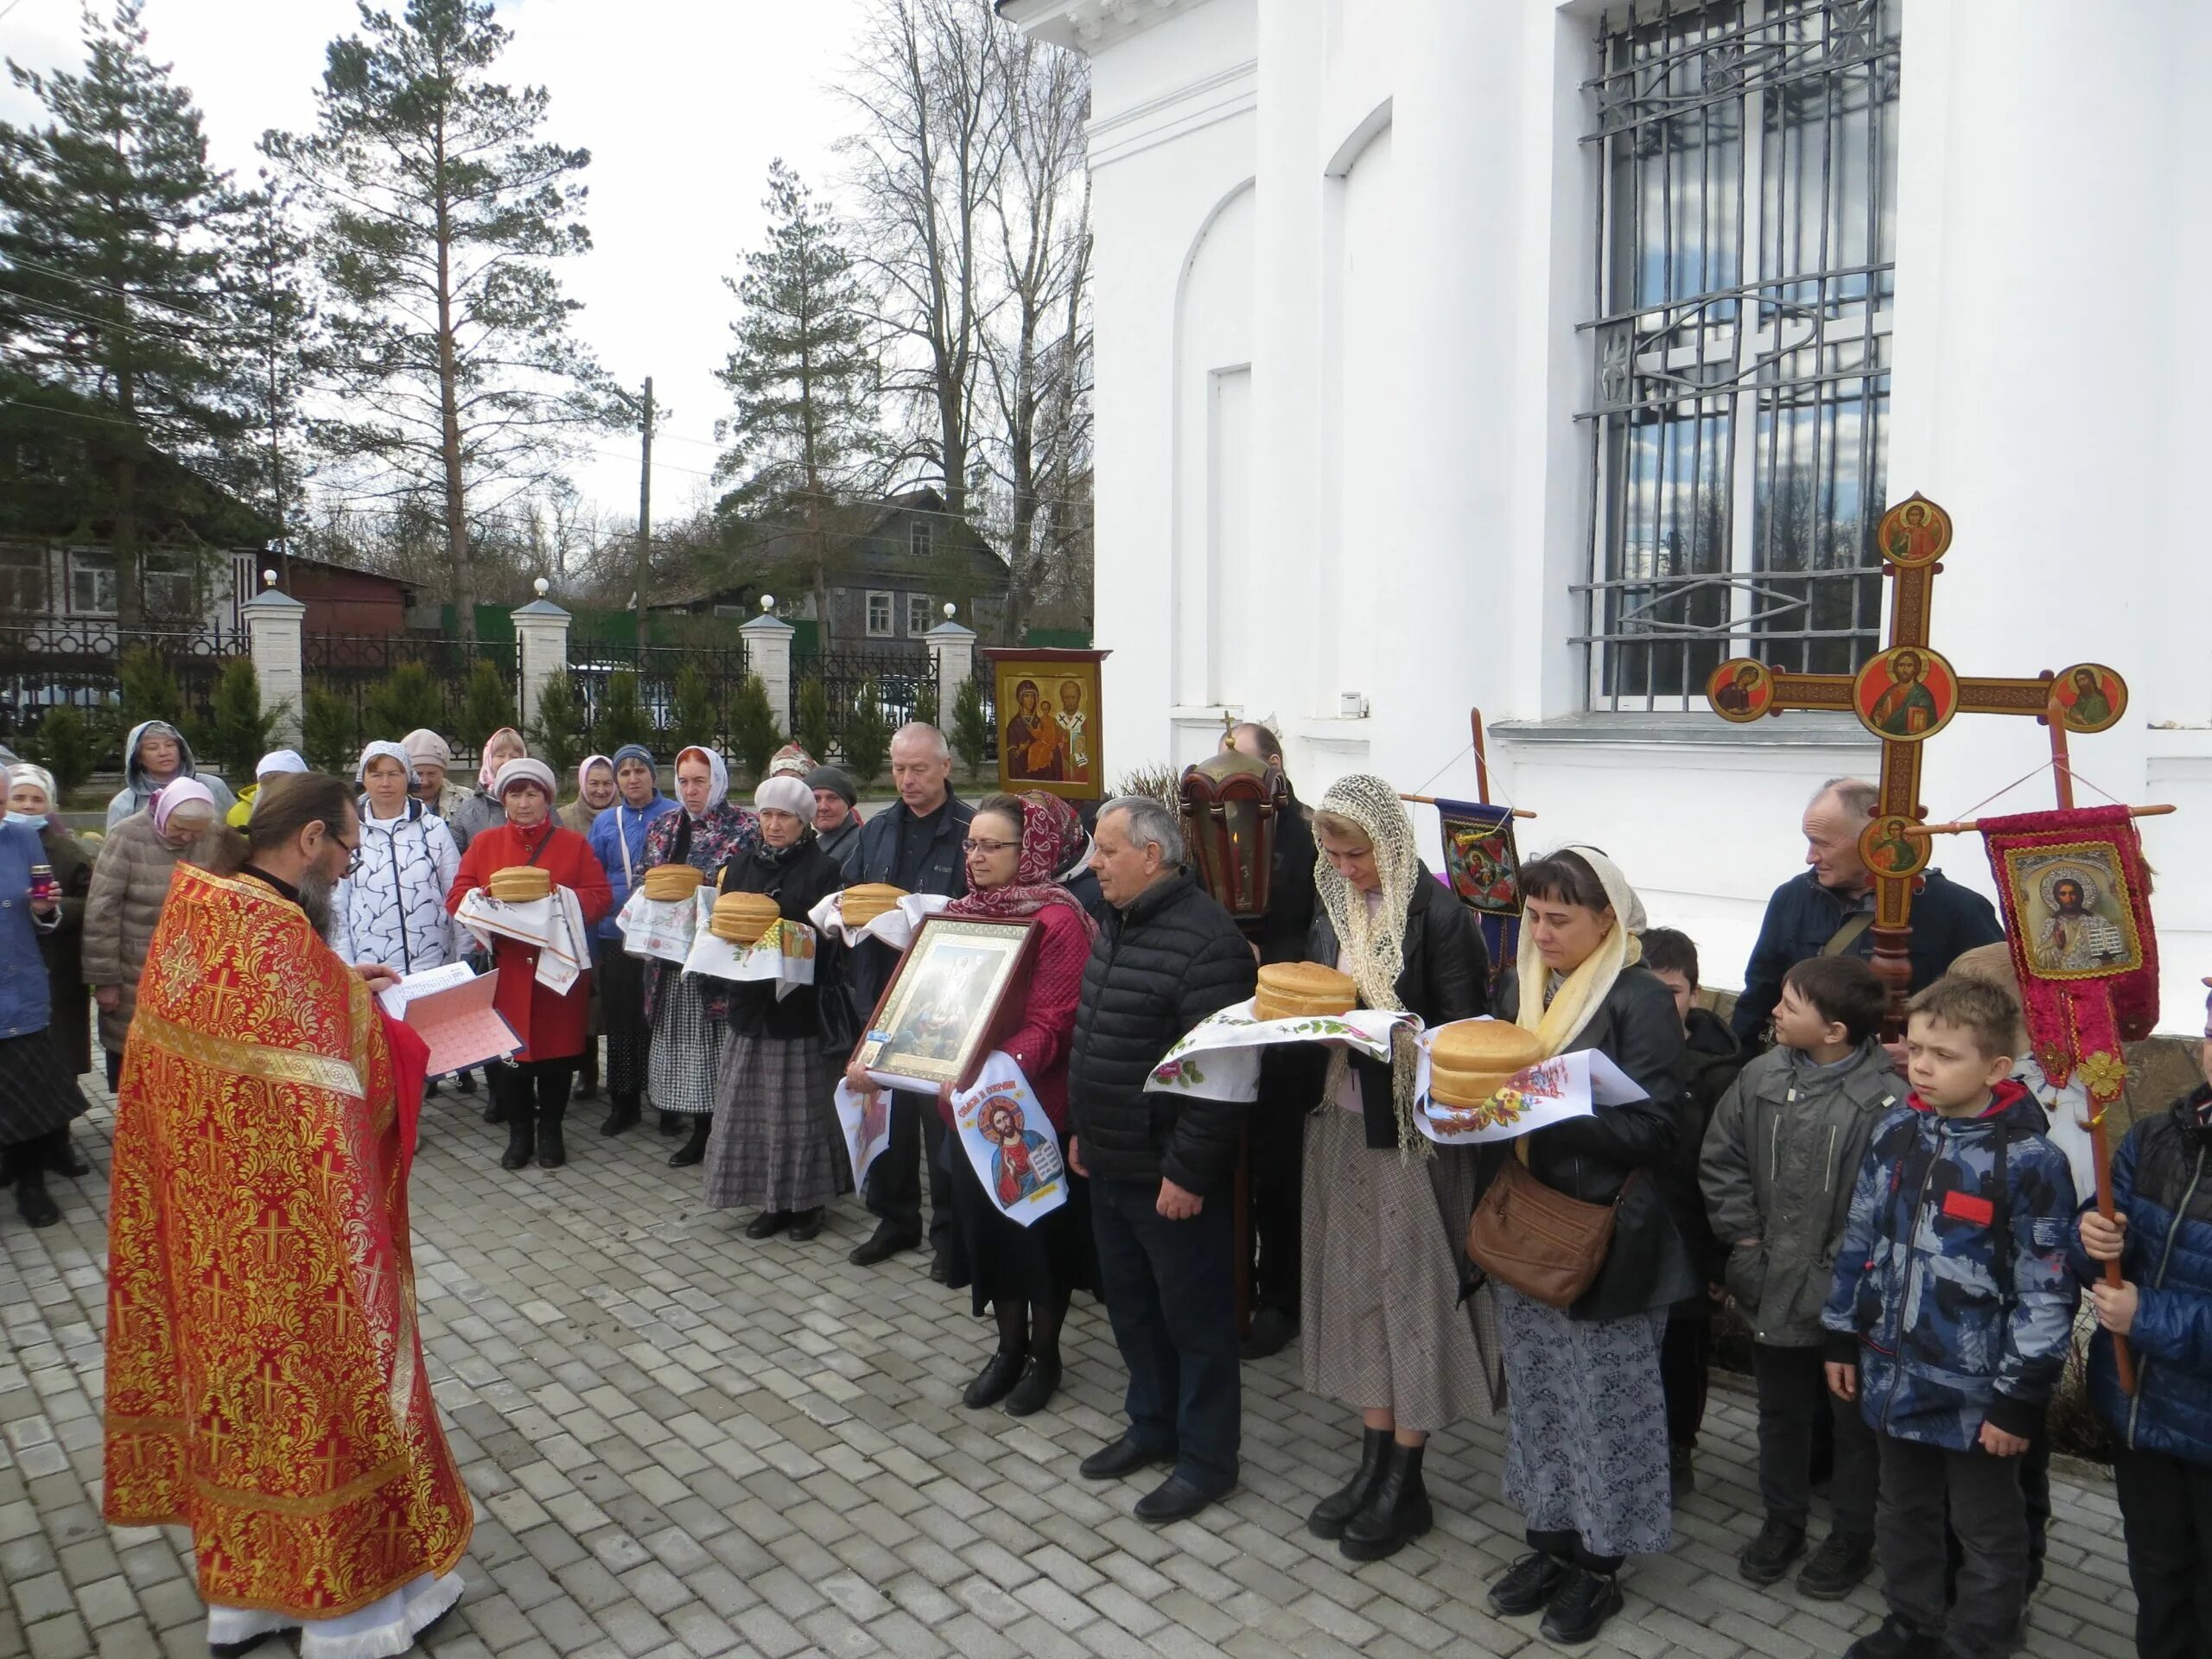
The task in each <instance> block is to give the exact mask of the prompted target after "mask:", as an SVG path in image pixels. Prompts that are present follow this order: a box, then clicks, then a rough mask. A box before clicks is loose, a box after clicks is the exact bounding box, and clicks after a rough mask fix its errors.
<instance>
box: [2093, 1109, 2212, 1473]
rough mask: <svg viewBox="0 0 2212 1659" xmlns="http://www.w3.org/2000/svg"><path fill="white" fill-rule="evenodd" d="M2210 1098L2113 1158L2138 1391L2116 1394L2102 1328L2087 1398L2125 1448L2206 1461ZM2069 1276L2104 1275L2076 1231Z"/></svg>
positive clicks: (2161, 1118) (2140, 1132) (2211, 1338)
mask: <svg viewBox="0 0 2212 1659" xmlns="http://www.w3.org/2000/svg"><path fill="white" fill-rule="evenodd" d="M2207 1100H2212V1084H2208V1085H2206V1086H2204V1087H2202V1088H2200V1089H2198V1090H2196V1093H2195V1094H2192V1095H2190V1096H2187V1097H2186V1098H2184V1099H2182V1100H2178V1101H2177V1102H2175V1103H2174V1105H2173V1108H2172V1109H2171V1110H2169V1111H2165V1112H2161V1113H2160V1114H2159V1115H2158V1116H2156V1117H2152V1118H2146V1119H2145V1120H2144V1121H2143V1122H2140V1123H2138V1124H2137V1125H2136V1126H2135V1127H2134V1128H2133V1129H2130V1130H2129V1131H2128V1133H2127V1139H2126V1140H2125V1141H2121V1142H2120V1151H2119V1152H2118V1153H2117V1154H2114V1156H2113V1160H2112V1201H2113V1208H2114V1209H2115V1210H2117V1211H2119V1213H2120V1214H2121V1215H2123V1216H2126V1217H2127V1247H2126V1250H2125V1251H2124V1252H2123V1253H2122V1255H2121V1256H2120V1272H2121V1273H2122V1274H2124V1275H2125V1276H2126V1278H2127V1280H2128V1281H2130V1282H2131V1283H2133V1285H2134V1286H2135V1287H2136V1298H2137V1300H2136V1307H2135V1324H2134V1327H2133V1329H2132V1330H2131V1331H2129V1332H2128V1333H2127V1345H2128V1348H2129V1350H2130V1351H2132V1352H2133V1355H2134V1358H2135V1393H2134V1395H2133V1396H2132V1397H2131V1396H2130V1395H2126V1394H2123V1393H2122V1392H2121V1391H2120V1375H2119V1372H2118V1371H2117V1370H2116V1369H2115V1368H2114V1366H2113V1356H2112V1336H2111V1334H2110V1333H2109V1332H2106V1331H2102V1330H2100V1331H2099V1332H2097V1333H2096V1335H2095V1336H2094V1338H2091V1339H2090V1343H2089V1401H2090V1403H2091V1404H2092V1405H2094V1407H2095V1408H2096V1409H2097V1413H2098V1414H2099V1415H2100V1416H2101V1417H2102V1418H2103V1419H2104V1420H2105V1421H2106V1422H2107V1423H2109V1424H2111V1425H2112V1432H2113V1433H2114V1434H2115V1435H2116V1436H2118V1437H2119V1439H2120V1441H2121V1442H2122V1443H2123V1444H2124V1445H2126V1446H2132V1447H2135V1448H2138V1449H2139V1450H2142V1451H2146V1452H2165V1453H2166V1454H2168V1455H2169V1456H2171V1457H2177V1458H2181V1459H2185V1460H2187V1461H2188V1462H2190V1463H2204V1464H2212V1131H2208V1130H2206V1129H2203V1128H2200V1127H2198V1124H2197V1121H2196V1110H2197V1108H2198V1107H2200V1106H2202V1104H2203V1103H2205V1102H2206V1101H2207ZM2082 1209H2083V1213H2084V1214H2086V1213H2087V1212H2088V1205H2083V1206H2082ZM2074 1270H2075V1272H2076V1273H2077V1274H2081V1276H2082V1278H2083V1279H2084V1280H2086V1281H2095V1280H2098V1279H2101V1278H2102V1277H2103V1276H2104V1264H2103V1263H2102V1262H2092V1261H2090V1260H2089V1258H2088V1255H2086V1254H2084V1253H2083V1252H2082V1248H2081V1235H2080V1231H2079V1229H2078V1227H2077V1229H2076V1230H2075V1243H2074Z"/></svg>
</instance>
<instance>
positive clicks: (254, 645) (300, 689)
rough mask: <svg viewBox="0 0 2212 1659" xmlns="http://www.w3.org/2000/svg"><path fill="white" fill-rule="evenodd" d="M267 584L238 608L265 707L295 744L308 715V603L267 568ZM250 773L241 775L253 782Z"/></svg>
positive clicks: (245, 781) (287, 739) (280, 731)
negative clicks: (304, 655)
mask: <svg viewBox="0 0 2212 1659" xmlns="http://www.w3.org/2000/svg"><path fill="white" fill-rule="evenodd" d="M261 579H262V581H263V582H266V583H267V584H268V586H266V587H265V588H263V589H262V590H261V591H260V592H259V593H257V594H255V595H254V596H253V597H252V598H251V599H250V600H248V601H246V602H245V604H244V605H242V606H240V607H238V608H239V609H240V610H241V611H242V612H243V613H245V639H246V647H245V648H246V655H247V656H248V657H250V658H251V659H252V661H253V673H254V678H255V680H256V681H257V683H259V685H260V688H261V712H262V713H263V714H264V715H267V714H274V715H277V736H278V737H279V738H281V739H282V740H283V741H284V742H285V743H286V744H287V745H289V746H294V747H296V746H297V745H298V743H299V741H300V736H301V732H302V724H303V721H304V719H305V716H306V714H307V677H306V674H305V673H304V671H303V670H302V662H301V645H302V634H303V633H304V632H305V630H306V628H307V621H308V607H306V606H304V605H302V604H301V603H300V601H298V600H296V599H294V598H293V597H292V596H291V595H290V594H286V593H280V592H279V591H278V590H277V573H276V572H275V571H274V570H264V571H263V572H262V573H261ZM252 781H253V779H251V778H248V779H243V780H241V783H242V784H250V783H251V782H252Z"/></svg>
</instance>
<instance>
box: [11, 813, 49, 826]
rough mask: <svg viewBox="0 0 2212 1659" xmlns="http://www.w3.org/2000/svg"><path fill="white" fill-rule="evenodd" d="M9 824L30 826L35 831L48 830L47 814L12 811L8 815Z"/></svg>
mask: <svg viewBox="0 0 2212 1659" xmlns="http://www.w3.org/2000/svg"><path fill="white" fill-rule="evenodd" d="M8 822H9V823H25V824H29V826H30V827H31V828H32V829H45V828H46V814H45V813H43V812H16V811H14V810H10V812H9V814H8Z"/></svg>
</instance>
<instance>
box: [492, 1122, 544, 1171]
mask: <svg viewBox="0 0 2212 1659" xmlns="http://www.w3.org/2000/svg"><path fill="white" fill-rule="evenodd" d="M536 1128H537V1126H536V1125H535V1124H533V1123H532V1122H531V1121H530V1119H528V1118H526V1117H518V1118H516V1119H515V1120H514V1121H513V1122H510V1123H509V1124H508V1125H507V1149H506V1150H505V1152H503V1153H501V1154H499V1167H500V1168H501V1169H521V1168H524V1166H527V1165H528V1164H529V1162H530V1160H531V1155H532V1154H535V1153H536V1152H537V1135H536V1133H535V1130H536Z"/></svg>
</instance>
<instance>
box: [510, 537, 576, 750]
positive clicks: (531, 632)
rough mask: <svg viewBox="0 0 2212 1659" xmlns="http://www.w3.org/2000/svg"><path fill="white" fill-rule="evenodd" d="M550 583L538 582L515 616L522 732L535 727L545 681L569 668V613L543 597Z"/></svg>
mask: <svg viewBox="0 0 2212 1659" xmlns="http://www.w3.org/2000/svg"><path fill="white" fill-rule="evenodd" d="M551 585H552V584H550V582H547V581H546V580H545V578H544V577H543V576H540V577H539V578H538V579H537V598H536V599H533V600H532V601H530V603H529V604H527V605H525V606H524V607H522V608H521V609H520V610H518V611H517V612H515V613H514V619H515V673H516V675H517V677H518V678H519V679H520V680H521V681H522V729H523V732H524V736H525V737H527V735H528V734H529V732H530V728H531V727H533V726H535V725H536V724H537V704H538V699H539V697H540V696H542V695H543V692H544V690H545V683H546V681H548V680H550V679H551V678H552V677H554V676H555V675H556V674H565V673H567V672H568V669H569V613H567V612H566V611H564V610H563V609H562V608H561V607H559V606H558V605H556V604H555V603H554V602H553V601H551V600H550V599H548V598H546V597H545V591H546V589H547V588H549V587H550V586H551Z"/></svg>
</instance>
